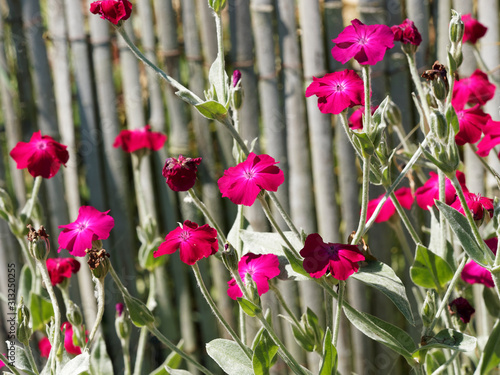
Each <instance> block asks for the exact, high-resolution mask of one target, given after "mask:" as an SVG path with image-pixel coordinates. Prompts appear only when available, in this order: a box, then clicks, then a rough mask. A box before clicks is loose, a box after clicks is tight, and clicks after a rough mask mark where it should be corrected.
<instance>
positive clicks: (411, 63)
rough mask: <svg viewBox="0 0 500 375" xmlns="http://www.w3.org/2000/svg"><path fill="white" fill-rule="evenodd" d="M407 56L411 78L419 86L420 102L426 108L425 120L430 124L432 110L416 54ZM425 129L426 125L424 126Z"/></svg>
mask: <svg viewBox="0 0 500 375" xmlns="http://www.w3.org/2000/svg"><path fill="white" fill-rule="evenodd" d="M406 58H407V60H408V67H409V69H410V74H411V78H412V80H413V83H414V84H415V87H416V88H417V93H418V96H419V99H420V103H421V104H422V108H423V109H424V115H425V121H426V122H427V124H430V122H429V120H430V114H431V110H430V108H429V103H427V99H426V97H425V93H424V88H423V86H422V81H421V80H420V74H418V70H417V65H416V64H415V54H408V53H407V54H406ZM422 128H423V129H424V131H425V127H422Z"/></svg>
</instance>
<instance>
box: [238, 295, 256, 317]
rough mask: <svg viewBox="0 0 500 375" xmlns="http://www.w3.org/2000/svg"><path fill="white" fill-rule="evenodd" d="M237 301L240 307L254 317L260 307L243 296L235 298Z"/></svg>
mask: <svg viewBox="0 0 500 375" xmlns="http://www.w3.org/2000/svg"><path fill="white" fill-rule="evenodd" d="M237 301H238V303H239V304H240V306H241V308H242V309H243V311H244V312H245V314H247V315H248V316H250V317H254V316H255V315H256V313H257V312H259V311H260V307H259V306H257V305H256V304H254V303H253V302H250V301H249V300H247V299H244V298H237Z"/></svg>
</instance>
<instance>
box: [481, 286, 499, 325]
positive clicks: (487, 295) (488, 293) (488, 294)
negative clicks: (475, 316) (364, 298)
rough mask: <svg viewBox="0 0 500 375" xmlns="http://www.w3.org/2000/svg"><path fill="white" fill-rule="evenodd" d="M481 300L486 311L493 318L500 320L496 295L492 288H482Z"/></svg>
mask: <svg viewBox="0 0 500 375" xmlns="http://www.w3.org/2000/svg"><path fill="white" fill-rule="evenodd" d="M483 299H484V304H485V305H486V310H488V312H489V313H490V315H491V316H493V317H495V318H500V303H499V301H498V295H497V294H496V293H495V292H493V288H487V287H484V288H483Z"/></svg>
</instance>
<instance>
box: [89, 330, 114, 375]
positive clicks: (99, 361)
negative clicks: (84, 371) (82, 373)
mask: <svg viewBox="0 0 500 375" xmlns="http://www.w3.org/2000/svg"><path fill="white" fill-rule="evenodd" d="M90 370H91V373H92V375H107V374H113V363H112V362H111V359H110V358H109V355H108V352H107V350H106V343H105V342H104V340H103V339H102V337H99V339H98V340H97V342H96V343H95V344H94V348H93V349H92V354H91V356H90Z"/></svg>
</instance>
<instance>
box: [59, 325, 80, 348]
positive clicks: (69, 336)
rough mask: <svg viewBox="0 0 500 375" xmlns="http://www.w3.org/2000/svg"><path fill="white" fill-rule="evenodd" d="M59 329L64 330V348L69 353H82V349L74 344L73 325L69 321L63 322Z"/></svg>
mask: <svg viewBox="0 0 500 375" xmlns="http://www.w3.org/2000/svg"><path fill="white" fill-rule="evenodd" d="M61 331H64V349H66V351H67V352H68V353H69V354H73V355H79V354H82V349H81V348H80V347H79V346H76V345H75V343H74V341H73V326H72V325H71V323H70V322H64V323H63V325H62V327H61Z"/></svg>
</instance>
